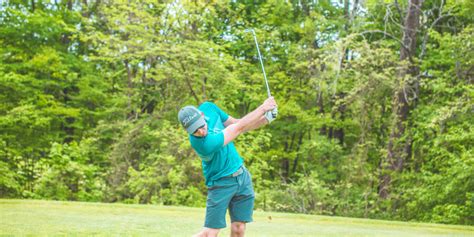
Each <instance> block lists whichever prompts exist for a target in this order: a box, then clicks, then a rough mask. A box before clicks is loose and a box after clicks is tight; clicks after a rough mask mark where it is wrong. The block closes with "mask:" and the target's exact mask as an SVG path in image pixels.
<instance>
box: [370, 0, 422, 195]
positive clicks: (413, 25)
mask: <svg viewBox="0 0 474 237" xmlns="http://www.w3.org/2000/svg"><path fill="white" fill-rule="evenodd" d="M422 1H423V0H410V2H409V4H408V14H407V16H406V18H405V23H404V31H403V40H402V42H403V44H404V45H403V46H402V47H401V49H400V60H401V61H404V60H408V62H409V66H408V67H406V68H403V69H401V70H400V71H399V78H400V81H401V85H400V88H399V90H398V91H397V92H396V93H395V96H394V100H393V105H392V108H393V111H394V122H393V125H392V128H391V132H390V138H389V142H388V144H387V157H386V160H385V163H384V165H383V166H382V167H383V169H384V172H382V177H381V180H380V185H379V197H381V198H383V199H386V198H388V196H389V194H390V192H389V186H390V183H391V181H392V177H391V173H392V172H401V171H402V169H403V163H404V161H405V160H406V159H407V157H409V156H410V153H411V139H410V136H409V134H406V130H407V127H408V124H407V122H408V115H409V113H410V104H409V101H408V97H407V89H409V87H410V86H412V85H414V84H416V81H415V80H416V78H417V77H416V75H417V74H418V67H417V66H416V65H413V64H412V61H413V60H411V59H412V57H413V56H414V55H415V50H416V32H417V30H418V28H419V21H420V13H421V10H420V9H421V5H422ZM407 75H409V76H410V77H411V78H412V80H411V81H412V82H411V83H406V82H404V78H405V77H406V76H407Z"/></svg>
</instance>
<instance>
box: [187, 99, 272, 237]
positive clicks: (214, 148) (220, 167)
mask: <svg viewBox="0 0 474 237" xmlns="http://www.w3.org/2000/svg"><path fill="white" fill-rule="evenodd" d="M276 106H277V104H276V102H275V100H274V98H273V97H269V98H267V99H266V100H265V102H263V104H261V105H260V106H259V107H258V108H256V109H255V110H254V111H252V112H250V113H248V114H247V115H246V116H244V117H243V118H241V119H235V118H233V117H231V116H229V115H227V113H225V112H224V111H222V110H221V109H220V108H219V107H217V106H216V105H215V104H213V103H211V102H205V103H203V104H201V105H200V106H199V108H196V107H194V106H185V107H183V108H182V109H181V110H180V111H179V113H178V118H179V121H180V122H181V124H182V125H183V127H184V128H185V129H186V131H187V132H188V134H189V141H190V142H191V146H192V147H193V149H194V150H195V151H196V153H197V154H198V156H199V157H200V158H201V160H202V169H203V173H204V177H205V181H206V186H207V187H208V194H207V203H206V219H205V223H204V228H203V230H202V231H201V232H199V233H198V234H196V235H195V236H203V237H204V236H205V237H210V236H217V234H218V233H219V230H220V229H221V228H225V227H226V220H225V215H226V212H227V209H229V214H230V219H231V236H244V232H245V224H246V223H247V222H251V221H252V213H253V206H254V197H255V195H254V191H253V187H252V179H251V176H250V173H249V172H248V170H247V169H246V168H245V166H244V165H243V160H242V158H241V156H240V155H239V153H238V152H237V150H236V149H235V146H234V143H233V140H234V139H235V138H237V137H238V136H239V135H240V134H242V133H245V132H247V131H250V130H253V129H256V128H258V127H261V126H262V125H265V124H268V123H270V122H271V121H273V120H274V119H275V117H274V114H272V110H273V109H274V108H276Z"/></svg>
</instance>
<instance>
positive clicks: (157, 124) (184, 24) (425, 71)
mask: <svg viewBox="0 0 474 237" xmlns="http://www.w3.org/2000/svg"><path fill="white" fill-rule="evenodd" d="M0 4H1V5H0V44H1V47H0V92H1V94H0V101H1V105H0V106H1V107H0V108H1V109H0V129H1V133H0V197H4V198H41V199H55V200H80V201H100V202H127V203H152V204H164V205H186V206H197V207H203V206H204V205H205V195H206V188H205V186H204V183H203V178H202V175H201V164H200V160H199V158H198V157H197V156H196V154H195V153H194V152H193V150H192V149H191V147H190V145H189V142H187V137H186V134H185V132H184V130H183V129H181V128H180V127H179V125H178V122H177V111H178V109H179V108H180V107H181V106H183V105H186V104H195V105H196V104H199V103H201V102H203V101H206V100H210V101H213V102H215V103H216V104H217V105H219V106H220V107H221V108H223V109H224V110H226V111H227V112H228V113H229V114H231V115H232V116H234V117H241V116H243V115H245V114H246V113H247V112H249V111H251V110H252V109H253V108H255V107H256V106H257V105H258V104H260V103H261V102H262V101H263V100H264V99H265V97H266V93H265V87H264V82H263V77H262V74H261V69H260V67H259V62H258V58H257V57H256V55H257V54H256V48H255V45H254V42H253V38H252V36H251V35H250V34H248V33H244V29H246V28H254V29H255V30H256V32H257V35H258V37H259V43H260V48H261V50H262V54H263V56H264V60H265V66H266V69H267V74H268V76H269V80H270V85H271V87H272V89H273V93H274V96H275V97H276V100H277V101H278V102H279V112H280V114H279V118H278V120H276V121H275V122H274V123H272V124H271V125H270V126H268V127H266V128H265V129H260V130H257V131H254V132H251V133H249V134H246V135H245V136H242V137H240V138H239V139H238V141H237V143H236V144H237V145H238V150H239V151H240V154H241V155H242V156H243V157H244V158H245V162H246V165H247V167H248V168H249V169H250V170H251V172H252V174H253V180H254V184H255V189H256V193H257V200H256V208H257V209H261V210H272V211H285V212H298V213H313V214H325V215H340V216H351V217H366V218H382V219H393V220H414V221H428V222H439V223H454V224H468V225H472V224H474V148H473V145H474V117H473V114H474V113H473V112H474V106H473V98H474V85H473V84H474V37H473V36H474V26H473V24H472V23H473V21H474V18H473V16H474V14H473V13H474V1H471V0H457V1H455V0H365V1H362V0H317V1H303V0H291V1H280V0H272V1H201V0H198V1H186V0H182V1H174V0H173V1H149V0H148V1H139V2H135V1H105V0H95V1H91V0H82V1H78V0H75V1H74V0H69V1H59V0H57V1H38V0H36V1H35V0H31V1H26V0H24V1H19V0H17V1H8V0H7V1H0Z"/></svg>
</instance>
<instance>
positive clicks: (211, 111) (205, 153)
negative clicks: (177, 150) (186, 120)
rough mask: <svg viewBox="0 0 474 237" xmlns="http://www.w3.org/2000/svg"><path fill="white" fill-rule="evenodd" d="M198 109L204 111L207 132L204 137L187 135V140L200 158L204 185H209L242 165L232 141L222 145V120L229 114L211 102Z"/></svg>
mask: <svg viewBox="0 0 474 237" xmlns="http://www.w3.org/2000/svg"><path fill="white" fill-rule="evenodd" d="M198 109H199V110H200V111H202V112H203V113H204V118H205V120H206V122H207V127H208V133H207V136H205V137H196V136H193V135H189V141H190V142H191V146H192V147H193V149H194V150H195V151H196V153H197V154H198V156H199V157H200V158H201V160H202V171H203V173H204V178H205V179H206V185H207V186H208V187H211V186H212V185H213V184H214V181H216V180H218V179H219V178H222V177H224V176H228V175H231V174H232V173H234V172H235V171H237V170H238V169H239V167H240V166H242V164H243V160H242V158H241V157H240V155H239V153H237V150H236V149H235V146H234V143H233V142H230V143H228V144H227V145H225V146H223V145H224V132H223V130H224V128H225V127H224V122H225V121H226V120H227V119H228V118H229V115H227V114H226V113H225V112H224V111H222V110H221V109H220V108H219V107H217V105H215V104H213V103H211V102H204V103H202V104H201V105H200V106H199V107H198Z"/></svg>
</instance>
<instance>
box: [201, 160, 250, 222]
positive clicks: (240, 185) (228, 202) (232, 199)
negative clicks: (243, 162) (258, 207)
mask: <svg viewBox="0 0 474 237" xmlns="http://www.w3.org/2000/svg"><path fill="white" fill-rule="evenodd" d="M243 169H244V170H243V172H242V173H241V174H240V175H238V176H236V177H223V178H220V179H218V180H217V181H215V182H214V185H213V186H212V187H209V188H208V192H207V203H206V221H205V223H204V227H207V228H214V229H221V228H225V227H226V221H225V215H226V212H227V209H229V214H230V220H231V222H236V221H238V222H252V214H253V205H254V200H255V193H254V191H253V187H252V178H251V176H250V173H249V171H248V170H247V169H246V168H245V167H243Z"/></svg>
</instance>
